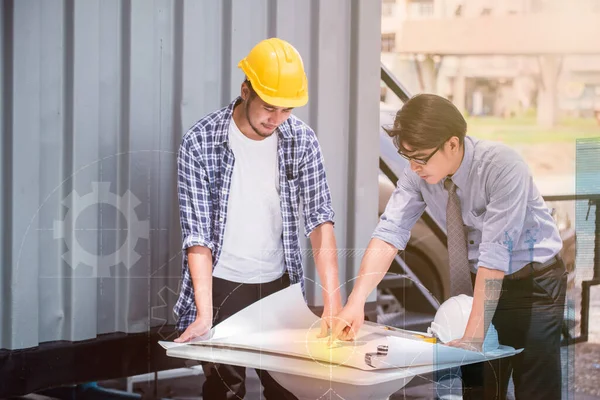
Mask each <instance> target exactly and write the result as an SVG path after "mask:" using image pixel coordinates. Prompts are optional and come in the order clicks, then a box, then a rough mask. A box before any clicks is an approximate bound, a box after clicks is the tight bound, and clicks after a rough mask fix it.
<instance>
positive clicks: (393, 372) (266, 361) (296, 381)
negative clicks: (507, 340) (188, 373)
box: [161, 342, 518, 400]
mask: <svg viewBox="0 0 600 400" xmlns="http://www.w3.org/2000/svg"><path fill="white" fill-rule="evenodd" d="M161 344H162V345H165V343H164V342H161ZM517 352H518V351H515V350H514V349H512V348H510V347H504V346H502V347H501V349H500V350H499V351H498V352H497V353H496V354H497V355H496V356H488V357H487V359H488V360H492V359H495V358H501V357H508V356H512V355H514V354H516V353H517ZM167 355H168V356H170V357H178V358H185V359H192V360H199V361H208V362H214V363H223V364H230V365H237V366H242V367H248V368H259V369H263V370H266V371H269V373H270V374H271V376H272V377H273V378H274V379H275V380H276V381H277V382H279V384H280V385H282V386H283V387H285V388H286V389H287V390H289V391H290V392H292V393H293V394H294V395H295V396H296V397H298V399H300V400H316V399H324V398H329V397H324V395H326V394H327V395H328V396H329V393H332V396H331V398H336V397H335V396H338V397H337V398H339V399H345V400H351V399H361V400H367V399H387V398H389V397H390V396H391V395H392V394H393V393H395V392H397V391H398V390H400V389H402V388H403V387H404V386H406V385H407V384H408V383H409V382H410V381H411V380H412V379H413V378H414V377H415V376H417V375H421V374H427V373H430V372H433V371H437V370H444V369H448V368H452V367H457V366H460V365H461V363H458V362H457V363H450V364H441V365H434V364H430V365H422V366H416V367H406V368H391V369H379V370H374V371H364V370H361V369H357V368H352V367H346V366H340V365H337V366H336V365H331V364H327V363H323V362H317V361H314V360H310V359H306V358H299V357H292V356H286V355H279V354H273V353H266V352H258V351H253V350H243V349H231V348H223V347H214V346H205V345H203V346H199V345H179V346H175V347H171V348H168V349H167ZM462 364H463V365H464V363H462ZM333 395H335V396H333Z"/></svg>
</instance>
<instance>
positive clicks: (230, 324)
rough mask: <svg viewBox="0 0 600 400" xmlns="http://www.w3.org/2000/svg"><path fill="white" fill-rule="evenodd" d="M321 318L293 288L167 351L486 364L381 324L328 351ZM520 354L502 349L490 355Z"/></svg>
mask: <svg viewBox="0 0 600 400" xmlns="http://www.w3.org/2000/svg"><path fill="white" fill-rule="evenodd" d="M319 332H320V319H319V318H318V317H317V316H316V315H314V314H313V313H312V312H311V311H310V309H309V308H308V306H307V305H306V303H305V302H304V297H303V296H302V292H301V288H300V284H295V285H292V286H290V287H288V288H286V289H284V290H281V291H279V292H277V293H274V294H273V295H271V296H268V297H266V298H264V299H262V300H261V301H259V302H256V303H254V304H252V305H250V306H248V307H246V308H244V309H243V310H241V311H240V312H238V313H237V314H235V315H233V316H231V317H230V318H228V319H226V320H225V321H223V322H221V323H220V324H218V325H217V326H215V327H214V328H213V329H212V331H211V335H210V339H208V340H206V339H205V340H202V339H195V340H193V341H192V342H188V343H184V344H178V343H168V342H167V343H165V342H161V345H163V347H165V348H172V347H176V346H178V345H188V344H192V345H198V346H218V347H228V348H238V349H249V350H255V351H263V352H269V353H273V354H281V355H287V356H295V357H301V358H305V359H312V360H315V361H317V362H324V363H330V364H335V365H345V366H349V367H354V368H359V369H363V370H371V371H372V370H374V369H387V368H401V367H410V366H421V365H432V364H438V365H439V364H447V363H457V362H459V363H471V362H477V361H485V360H486V356H485V355H484V354H481V353H476V352H472V351H467V350H463V349H458V348H452V347H448V346H444V345H441V344H433V343H427V342H424V341H421V340H418V339H414V338H412V337H410V335H407V334H402V335H400V336H407V337H400V336H398V335H395V332H393V331H389V330H386V329H385V328H384V326H382V325H377V324H365V325H363V326H362V327H361V329H360V331H359V333H358V335H357V337H356V339H355V340H354V341H352V342H341V341H338V342H336V346H335V347H334V348H331V349H330V348H328V346H327V341H328V338H317V335H318V334H319ZM379 345H386V346H388V349H389V350H388V354H387V355H386V356H375V357H371V361H370V365H369V364H367V362H366V361H365V355H366V354H367V353H376V352H377V347H378V346H379ZM512 352H514V350H513V349H512V348H506V347H501V348H500V349H498V350H496V351H495V352H494V353H493V354H492V353H490V354H489V355H490V356H496V357H497V356H499V355H501V354H502V353H506V354H507V355H508V354H509V353H512Z"/></svg>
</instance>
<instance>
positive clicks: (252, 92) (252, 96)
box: [244, 77, 256, 100]
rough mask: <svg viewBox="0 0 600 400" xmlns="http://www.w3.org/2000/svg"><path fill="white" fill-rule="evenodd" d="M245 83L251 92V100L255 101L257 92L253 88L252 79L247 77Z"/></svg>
mask: <svg viewBox="0 0 600 400" xmlns="http://www.w3.org/2000/svg"><path fill="white" fill-rule="evenodd" d="M244 83H245V84H246V86H248V90H250V100H252V99H254V97H256V91H255V90H254V88H253V87H252V82H250V79H248V78H247V77H246V78H245V79H244Z"/></svg>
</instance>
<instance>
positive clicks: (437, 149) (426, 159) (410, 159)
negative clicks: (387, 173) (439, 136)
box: [398, 142, 446, 165]
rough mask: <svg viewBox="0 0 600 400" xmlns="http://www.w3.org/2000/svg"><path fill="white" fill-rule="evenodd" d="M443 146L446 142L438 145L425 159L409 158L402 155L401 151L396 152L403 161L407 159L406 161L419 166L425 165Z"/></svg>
mask: <svg viewBox="0 0 600 400" xmlns="http://www.w3.org/2000/svg"><path fill="white" fill-rule="evenodd" d="M445 144H446V142H443V143H442V144H440V145H439V146H438V147H436V148H435V150H434V151H432V152H431V154H430V155H428V156H427V157H425V158H414V157H411V156H409V155H406V154H404V153H403V152H402V151H400V150H398V154H400V155H401V156H402V157H404V158H405V159H407V160H408V161H412V162H414V163H416V164H419V165H427V162H428V161H429V159H431V157H433V155H434V154H435V153H437V152H438V151H439V150H440V149H441V148H442V147H444V145H445Z"/></svg>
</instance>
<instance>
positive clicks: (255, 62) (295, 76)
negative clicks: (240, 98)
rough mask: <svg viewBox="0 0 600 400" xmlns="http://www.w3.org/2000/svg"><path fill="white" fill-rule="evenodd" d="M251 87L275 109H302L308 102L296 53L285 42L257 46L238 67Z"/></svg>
mask: <svg viewBox="0 0 600 400" xmlns="http://www.w3.org/2000/svg"><path fill="white" fill-rule="evenodd" d="M238 67H239V68H241V69H242V71H244V73H245V74H246V76H247V77H248V80H249V81H250V83H251V84H252V88H253V89H254V91H255V92H256V93H257V94H258V96H259V97H260V98H261V99H262V100H263V101H264V102H265V103H268V104H270V105H272V106H275V107H285V108H287V107H302V106H303V105H305V104H306V103H307V102H308V81H307V79H306V74H305V73H304V64H303V63H302V57H300V53H298V50H296V49H295V48H294V46H292V45H291V44H289V43H288V42H286V41H285V40H281V39H278V38H271V39H266V40H263V41H261V42H260V43H258V44H257V45H256V46H254V48H253V49H252V50H250V53H248V55H247V56H246V58H244V59H243V60H242V61H240V63H239V64H238Z"/></svg>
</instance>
